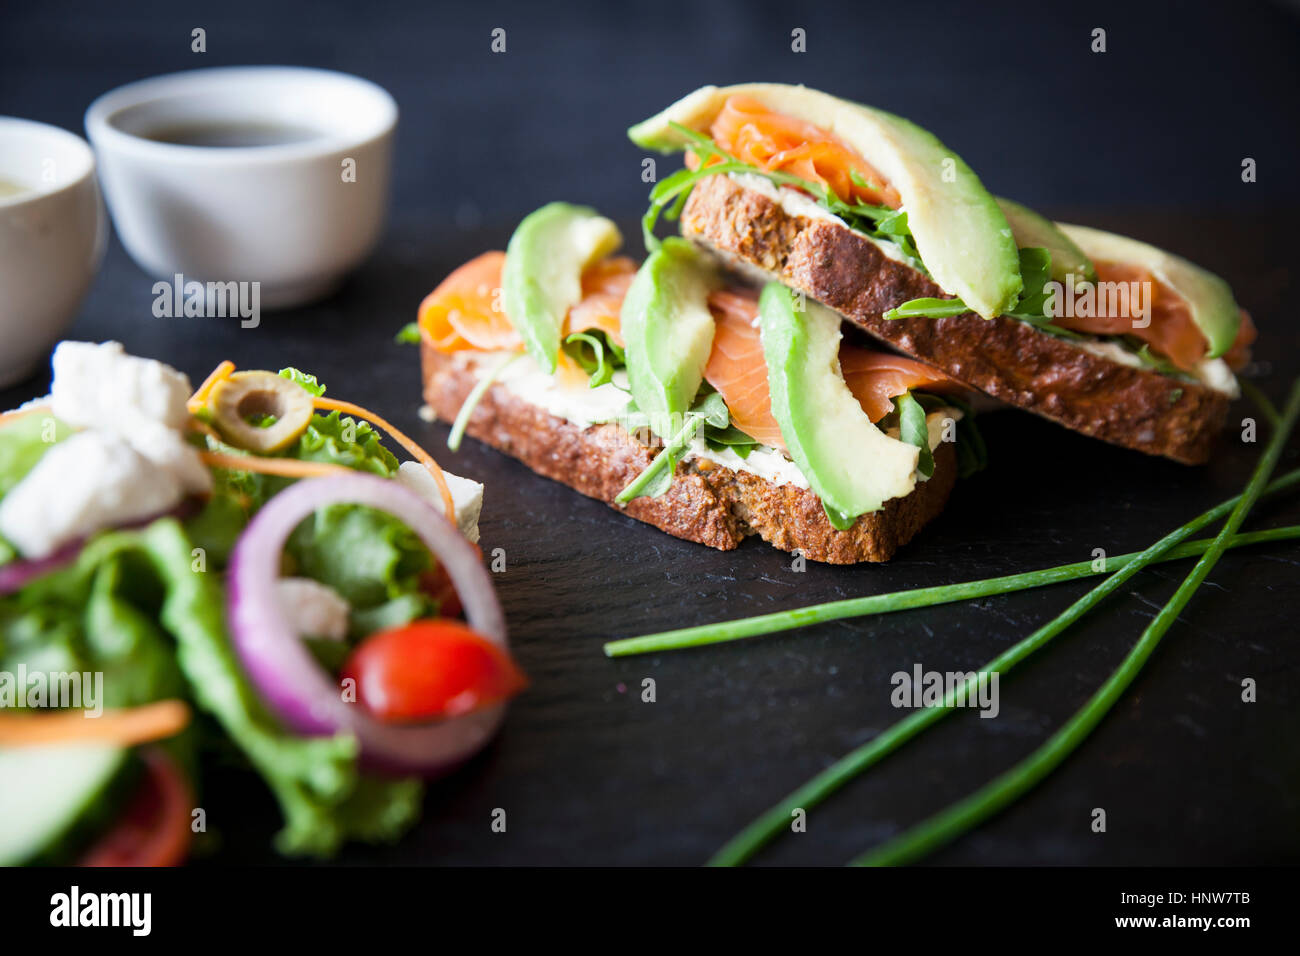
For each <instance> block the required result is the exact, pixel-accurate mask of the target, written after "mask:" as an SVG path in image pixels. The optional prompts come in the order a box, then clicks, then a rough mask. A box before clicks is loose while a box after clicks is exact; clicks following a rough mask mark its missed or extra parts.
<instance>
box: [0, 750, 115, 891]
mask: <svg viewBox="0 0 1300 956" xmlns="http://www.w3.org/2000/svg"><path fill="white" fill-rule="evenodd" d="M130 756H131V751H130V749H129V748H125V747H115V746H112V745H109V744H68V745H61V746H56V747H15V748H11V749H9V750H0V781H3V782H4V785H3V786H0V866H16V865H19V864H23V863H28V862H31V861H33V860H35V859H38V858H40V857H43V856H44V855H46V854H47V853H49V852H50V851H52V850H54V849H56V848H58V847H59V846H61V845H62V844H63V843H64V841H65V840H66V839H67V838H68V837H69V836H70V835H72V834H73V833H74V832H75V831H76V830H77V829H78V825H79V824H80V823H81V822H82V821H83V820H84V819H85V817H87V816H88V815H97V814H98V813H99V811H101V810H102V809H103V807H102V804H103V801H104V798H106V797H107V796H108V791H109V790H110V789H112V786H113V784H114V783H115V782H116V781H117V779H118V778H119V777H120V776H121V775H122V774H123V773H124V772H125V771H126V769H127V768H128V767H129V766H130V764H131V760H130V759H129V758H130Z"/></svg>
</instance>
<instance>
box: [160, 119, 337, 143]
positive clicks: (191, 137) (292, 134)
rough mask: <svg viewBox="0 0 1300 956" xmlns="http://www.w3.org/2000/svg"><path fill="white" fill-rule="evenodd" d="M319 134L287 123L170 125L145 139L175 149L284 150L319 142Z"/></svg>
mask: <svg viewBox="0 0 1300 956" xmlns="http://www.w3.org/2000/svg"><path fill="white" fill-rule="evenodd" d="M320 136H321V133H320V131H319V130H315V129H312V128H310V127H308V126H292V125H289V124H287V123H240V122H228V123H222V122H211V123H203V122H200V123H173V124H171V125H168V126H159V127H156V128H154V129H151V130H149V131H148V132H147V133H145V134H144V138H145V139H151V140H153V141H154V142H156V143H171V144H173V145H175V146H206V147H217V148H226V149H245V148H248V147H250V146H285V145H288V144H291V143H305V142H308V141H309V140H313V139H319V138H320Z"/></svg>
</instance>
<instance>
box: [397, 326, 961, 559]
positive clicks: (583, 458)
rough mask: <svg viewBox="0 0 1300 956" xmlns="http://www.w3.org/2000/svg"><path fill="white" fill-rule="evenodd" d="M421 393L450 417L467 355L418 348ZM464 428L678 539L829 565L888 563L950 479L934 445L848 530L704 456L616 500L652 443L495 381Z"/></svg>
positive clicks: (944, 449)
mask: <svg viewBox="0 0 1300 956" xmlns="http://www.w3.org/2000/svg"><path fill="white" fill-rule="evenodd" d="M420 351H421V364H422V366H423V376H424V400H425V402H427V403H428V405H429V406H430V407H431V408H432V409H433V411H434V413H435V414H436V415H437V416H438V417H439V418H441V419H442V420H443V421H447V422H450V421H453V420H454V419H455V417H456V414H457V413H458V412H459V411H460V408H461V405H463V404H464V402H465V399H466V397H467V396H468V394H469V392H470V390H471V389H472V388H473V387H474V385H475V383H476V382H477V381H478V378H477V375H476V373H475V372H474V370H473V369H472V368H471V367H470V366H469V365H468V364H467V363H466V362H464V361H461V360H457V359H456V358H454V357H451V356H447V355H444V354H442V353H440V352H438V351H437V350H435V349H434V348H433V347H432V346H431V345H430V344H429V343H428V342H424V343H423V344H422V345H421V350H420ZM466 431H467V433H468V434H469V435H471V436H473V437H474V438H477V439H479V440H480V441H483V442H486V443H487V444H489V445H491V446H492V447H494V448H496V449H498V450H500V451H503V452H505V453H506V454H508V455H512V456H513V457H515V458H518V459H519V460H520V461H522V462H523V463H524V464H525V465H527V466H528V467H529V468H531V469H532V470H533V471H535V472H537V473H538V474H539V475H543V476H545V477H547V478H551V479H553V480H555V481H559V482H563V483H564V484H566V485H568V486H569V487H571V488H574V489H576V490H578V491H580V492H582V493H583V494H584V495H587V496H588V497H590V498H596V499H598V500H600V501H604V502H606V503H607V504H609V505H611V506H613V507H616V508H620V510H622V511H623V512H624V513H626V514H627V515H629V516H631V517H633V518H637V519H638V520H641V521H644V522H646V523H647V524H651V525H654V526H655V527H656V528H659V529H660V530H663V531H666V532H668V533H669V534H671V535H674V536H676V537H678V538H685V539H686V540H687V541H696V542H699V543H700V544H707V545H708V546H709V547H711V548H717V549H719V550H721V551H729V550H731V549H732V548H735V547H737V546H738V545H739V544H740V542H741V541H743V540H744V539H745V538H746V537H747V536H748V535H751V534H757V535H760V536H761V537H762V538H763V539H764V540H765V541H767V542H769V543H770V544H773V545H775V546H776V547H778V548H781V549H782V550H784V551H794V550H796V549H798V550H799V551H800V552H801V553H802V554H803V555H804V556H805V557H806V558H809V559H810V560H813V561H823V562H826V563H829V564H856V563H858V562H861V561H888V560H889V559H890V558H891V557H893V555H894V552H895V551H896V550H898V548H899V547H900V546H902V545H904V544H906V543H907V542H908V541H910V540H911V539H912V537H913V536H914V535H915V534H916V533H917V532H918V531H920V530H921V528H922V527H924V526H925V525H926V523H928V522H929V521H930V520H931V519H933V518H934V517H935V516H937V515H938V514H939V512H941V511H942V510H943V506H944V504H945V502H946V501H947V500H948V495H949V493H950V492H951V491H952V487H953V483H954V482H955V480H956V476H957V459H956V453H955V451H954V450H953V445H952V444H951V443H947V442H945V443H940V444H939V446H938V447H937V448H936V449H935V453H934V457H935V469H934V474H933V476H932V477H931V478H930V480H929V481H926V482H924V483H921V484H918V485H917V487H916V490H915V491H913V492H912V493H911V494H910V495H908V496H907V497H905V498H896V499H894V500H892V501H888V502H886V503H885V506H884V508H882V509H881V510H880V511H877V512H874V513H871V514H865V515H862V516H861V517H860V518H858V520H857V523H856V524H854V525H853V527H851V528H849V529H848V530H846V531H837V530H836V529H835V528H833V527H832V526H831V523H830V521H828V520H827V518H826V512H825V510H824V509H823V508H822V504H821V500H820V499H819V498H818V497H817V496H816V495H815V494H813V493H812V492H811V491H808V490H805V489H802V488H798V487H796V486H795V485H789V484H785V485H778V484H775V483H774V482H771V481H767V480H766V479H764V478H761V477H759V476H757V475H754V474H751V473H749V472H745V471H733V470H732V469H730V468H726V467H723V466H722V465H718V464H715V463H713V462H710V461H705V460H692V461H689V462H686V463H684V464H682V465H679V466H678V469H677V473H676V475H675V476H674V478H673V482H672V486H671V487H670V488H669V490H668V491H667V492H666V493H665V494H663V495H661V496H660V497H658V498H637V499H634V500H633V501H631V502H629V503H628V504H627V505H626V507H621V506H619V505H615V504H614V499H615V497H616V496H617V495H618V493H619V492H620V491H622V490H623V488H625V487H626V486H627V484H628V482H630V481H631V480H632V479H633V478H635V477H636V476H637V475H638V474H640V473H641V472H642V471H643V470H644V469H645V467H646V466H647V465H648V464H650V461H651V460H652V459H653V458H654V455H655V449H652V448H650V447H648V446H647V445H644V444H642V443H641V442H639V441H637V440H636V439H635V438H633V437H632V436H631V435H629V434H628V433H627V432H626V431H624V430H623V429H622V428H620V427H619V426H617V425H613V424H605V425H592V426H590V427H586V428H584V427H581V426H580V425H578V424H576V423H574V422H570V421H567V420H565V419H563V418H557V417H556V416H554V415H551V414H550V413H548V412H547V411H546V410H544V409H542V408H539V407H538V406H536V405H533V404H531V403H529V402H527V401H525V400H523V399H522V398H520V397H519V396H517V395H515V394H514V393H513V392H511V391H509V390H508V389H507V388H506V387H505V386H503V385H499V384H497V385H493V386H492V387H490V388H489V389H488V390H487V393H486V394H485V395H484V396H483V398H482V400H481V401H480V402H479V403H478V405H476V406H475V408H474V412H473V414H472V415H471V416H470V420H469V426H468V428H467V429H466Z"/></svg>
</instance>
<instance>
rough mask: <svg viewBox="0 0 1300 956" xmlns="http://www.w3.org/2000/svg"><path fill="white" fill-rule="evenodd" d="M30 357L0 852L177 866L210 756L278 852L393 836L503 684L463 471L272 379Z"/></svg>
mask: <svg viewBox="0 0 1300 956" xmlns="http://www.w3.org/2000/svg"><path fill="white" fill-rule="evenodd" d="M53 372H54V377H53V385H52V387H51V393H50V395H49V396H48V397H47V398H45V399H41V400H38V401H35V402H30V403H28V404H27V405H24V406H23V407H21V408H19V409H16V410H14V411H12V412H8V413H5V414H3V415H0V865H13V864H24V863H59V864H67V863H84V864H92V865H94V864H100V865H128V864H142V865H168V864H175V863H179V862H181V861H183V860H184V859H185V858H186V857H187V855H188V853H189V852H190V850H191V847H192V845H193V844H194V843H195V835H196V834H199V833H203V832H205V831H206V830H207V827H208V825H209V823H210V824H211V825H212V826H213V827H214V828H219V827H220V826H221V825H222V821H220V820H217V819H213V820H211V821H209V820H208V819H207V813H206V810H205V809H204V807H203V803H202V801H201V799H200V798H199V796H198V794H199V788H200V786H201V783H202V767H203V765H204V762H205V761H206V760H209V759H212V758H214V757H217V756H220V755H223V754H226V755H228V754H231V753H233V754H236V755H237V756H238V759H240V760H242V761H243V762H244V763H246V764H247V766H248V767H249V768H251V770H252V771H253V772H255V773H256V774H258V775H260V776H261V778H262V780H263V781H264V782H265V784H266V786H267V787H268V788H269V789H270V791H271V792H272V794H273V795H274V797H275V799H276V801H277V802H278V805H279V809H280V812H281V814H282V817H283V826H282V828H281V830H280V831H279V833H278V835H277V836H276V837H275V844H276V847H277V849H278V850H279V851H280V852H282V853H285V854H292V855H304V854H306V855H316V856H323V855H328V854H332V853H334V852H335V851H337V850H338V848H339V847H340V846H342V845H343V844H344V843H345V842H347V841H353V840H355V841H388V840H392V839H395V838H396V837H398V836H400V835H401V834H402V833H403V832H404V831H406V830H407V829H408V828H409V827H410V826H411V824H412V823H413V822H414V821H415V820H416V818H417V816H418V814H419V810H420V804H421V798H422V793H423V781H424V780H425V779H428V778H430V777H433V776H437V775H439V774H441V773H444V772H447V771H449V770H451V769H453V768H455V767H456V766H457V765H458V764H460V763H461V762H463V761H464V760H465V759H467V758H468V757H469V756H471V755H472V754H474V753H475V752H476V751H477V750H479V749H480V748H481V747H482V746H483V745H484V744H485V743H486V742H487V741H488V740H489V739H490V738H491V736H492V735H493V733H494V732H495V731H496V729H497V728H498V727H499V726H500V724H501V721H502V719H503V716H504V709H505V704H506V701H508V700H509V699H510V698H511V697H512V696H514V695H515V694H517V693H518V692H519V691H520V690H521V689H522V688H523V687H524V686H525V683H526V681H525V678H524V676H523V674H522V672H521V671H520V669H519V668H518V667H517V666H516V664H515V663H514V661H513V659H512V658H511V656H510V653H509V649H508V646H507V642H506V632H505V623H504V618H503V615H502V612H501V608H500V605H499V603H498V601H497V599H496V595H495V592H494V591H493V588H492V585H491V581H490V577H489V574H488V572H487V570H486V569H485V568H484V567H483V564H482V561H481V554H480V552H479V550H478V548H477V544H476V542H477V540H478V517H479V511H480V508H481V504H482V490H483V489H482V486H481V485H479V484H478V483H476V482H472V481H469V480H467V479H464V478H458V477H456V476H455V475H451V474H447V473H445V472H443V471H442V470H441V469H440V468H439V467H438V465H437V463H436V462H434V460H433V459H432V458H431V457H430V456H429V455H428V453H427V452H425V451H424V450H423V449H421V448H420V447H419V446H418V445H416V444H415V443H414V442H412V441H411V440H410V439H409V438H407V437H406V436H405V435H403V434H402V433H401V432H399V431H398V430H397V429H395V428H393V427H392V426H391V425H389V424H388V423H387V422H385V421H384V420H383V419H382V418H379V417H378V416H376V415H374V414H373V413H371V412H368V411H366V410H365V409H363V408H360V407H358V406H356V405H353V404H351V403H349V402H345V401H339V400H336V399H333V398H330V397H326V395H325V387H324V386H323V385H322V384H320V383H319V382H317V380H316V379H315V378H314V377H313V376H311V375H307V374H304V373H303V372H300V371H298V370H296V369H292V368H286V369H284V370H282V371H280V372H278V373H273V372H268V371H237V370H236V369H235V368H234V366H233V365H231V363H229V362H223V363H222V364H221V365H220V366H218V368H217V369H216V370H215V371H214V372H213V373H212V374H211V375H210V376H209V377H208V379H207V380H206V381H205V382H204V383H203V384H202V385H201V386H200V387H199V388H198V389H197V390H193V389H191V387H190V383H189V381H188V380H187V379H186V377H185V376H184V375H183V374H181V373H180V372H178V371H176V370H175V369H172V368H170V367H168V366H167V365H164V364H163V363H161V362H157V361H153V360H150V359H145V358H139V357H135V356H131V355H128V354H127V353H126V352H125V351H124V349H123V348H122V346H121V345H120V344H118V343H115V342H107V343H102V344H94V343H86V342H63V343H61V344H60V345H59V346H58V348H57V349H56V350H55V352H54V356H53ZM381 431H383V432H386V433H387V434H388V435H389V436H390V437H391V439H392V440H393V441H394V442H396V444H397V445H399V446H401V447H402V448H403V449H404V450H405V451H406V453H407V454H409V455H410V456H411V457H412V458H413V459H414V460H413V461H406V462H399V461H398V459H397V457H395V456H394V454H393V453H392V452H391V451H389V449H388V448H386V447H385V445H384V443H383V442H382V441H381V436H380V432H381Z"/></svg>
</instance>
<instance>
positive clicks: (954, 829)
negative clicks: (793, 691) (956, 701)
mask: <svg viewBox="0 0 1300 956" xmlns="http://www.w3.org/2000/svg"><path fill="white" fill-rule="evenodd" d="M1298 416H1300V380H1298V381H1297V382H1296V383H1295V384H1294V385H1293V386H1292V388H1291V395H1290V397H1289V399H1288V400H1287V403H1286V409H1285V411H1284V412H1283V413H1282V419H1281V423H1280V425H1279V427H1278V428H1277V430H1276V431H1275V432H1274V433H1273V437H1272V439H1271V440H1270V441H1269V445H1268V448H1267V449H1266V450H1265V452H1264V455H1263V457H1262V458H1260V460H1259V464H1258V465H1257V466H1256V468H1255V472H1254V474H1253V475H1252V476H1251V479H1250V482H1249V483H1248V484H1247V485H1246V490H1245V491H1244V492H1243V493H1242V495H1241V497H1240V498H1239V499H1238V500H1237V504H1236V507H1234V508H1233V509H1232V513H1231V514H1230V515H1228V520H1227V521H1225V522H1224V524H1223V528H1222V529H1221V530H1220V531H1219V533H1218V535H1216V536H1215V538H1214V540H1213V541H1212V542H1211V543H1210V546H1209V548H1207V549H1206V551H1205V553H1204V554H1203V555H1201V559H1200V560H1199V561H1197V562H1196V566H1195V567H1194V568H1192V571H1191V573H1190V574H1188V575H1187V577H1186V578H1184V579H1183V583H1182V584H1181V585H1179V587H1178V590H1177V591H1176V592H1174V596H1173V597H1172V598H1170V599H1169V601H1168V602H1167V603H1166V604H1165V606H1164V607H1163V608H1161V610H1160V613H1159V614H1157V615H1156V617H1155V619H1154V620H1153V621H1152V622H1151V623H1150V624H1149V625H1148V626H1147V628H1146V630H1144V631H1143V632H1142V636H1141V637H1140V638H1138V641H1137V643H1136V644H1135V645H1134V646H1133V649H1132V650H1131V651H1130V652H1129V654H1128V656H1127V657H1125V658H1124V660H1123V662H1122V663H1121V664H1120V665H1119V667H1118V668H1116V669H1115V671H1114V672H1113V673H1112V674H1111V675H1110V677H1109V678H1107V680H1106V683H1104V684H1103V685H1102V686H1101V688H1100V689H1099V690H1098V691H1097V693H1095V694H1094V695H1093V696H1092V698H1091V699H1090V700H1089V701H1088V703H1086V704H1085V705H1084V706H1083V707H1082V708H1081V709H1080V710H1079V711H1077V712H1076V713H1075V715H1074V716H1073V717H1071V718H1070V719H1069V721H1067V722H1066V724H1065V726H1063V727H1062V728H1061V729H1060V730H1058V731H1057V732H1056V733H1055V734H1053V735H1052V737H1051V738H1050V739H1049V740H1048V741H1047V742H1046V743H1045V744H1043V745H1042V746H1041V747H1039V748H1038V749H1037V750H1035V751H1034V752H1033V753H1032V754H1030V755H1029V756H1028V757H1027V758H1025V759H1024V760H1022V761H1020V762H1019V763H1018V764H1016V765H1015V766H1014V767H1012V768H1011V769H1010V770H1008V771H1006V772H1005V773H1003V774H1002V775H1000V776H999V777H997V778H996V779H994V780H993V781H992V782H991V783H989V784H987V785H986V786H984V787H983V788H982V789H980V790H977V791H976V792H975V793H973V794H971V795H970V796H968V797H966V798H965V799H964V800H961V801H959V802H957V803H955V804H953V805H952V806H951V807H949V808H948V809H947V810H944V811H942V812H940V813H938V814H935V815H934V816H932V817H930V818H929V819H928V820H926V821H924V822H923V823H920V824H918V825H917V826H915V827H913V828H911V829H910V830H907V831H906V832H904V833H902V834H900V835H899V836H897V837H894V838H893V839H892V840H890V841H888V842H887V843H885V844H884V845H883V846H880V847H877V848H876V849H874V850H871V851H868V852H867V853H864V854H863V855H861V856H859V857H857V858H856V859H854V860H853V861H852V864H853V865H855V866H892V865H895V864H899V863H908V862H910V861H912V860H916V859H918V858H920V857H922V856H924V855H925V854H926V853H929V852H930V851H931V850H934V849H935V848H937V847H940V846H943V845H944V844H947V843H949V842H951V841H952V840H954V839H956V838H957V837H959V836H961V835H962V834H963V833H965V832H966V831H968V830H970V829H971V828H972V827H975V826H978V825H979V824H980V823H982V822H983V821H984V820H987V819H988V818H989V817H991V816H993V815H994V814H996V813H998V812H999V811H1001V810H1003V809H1004V808H1006V807H1007V806H1009V805H1010V804H1011V803H1013V802H1015V801H1016V800H1017V799H1019V797H1020V796H1021V795H1023V794H1024V793H1026V792H1027V791H1029V790H1030V789H1032V788H1033V787H1034V785H1035V784H1037V783H1038V782H1039V781H1040V780H1042V779H1043V778H1044V777H1046V776H1047V775H1048V774H1049V773H1051V772H1052V770H1054V769H1055V768H1056V767H1057V766H1059V765H1060V763H1061V762H1062V761H1063V760H1065V758H1066V757H1068V756H1069V755H1070V754H1071V753H1072V752H1073V751H1074V749H1075V748H1076V747H1078V746H1079V744H1081V743H1082V742H1083V741H1084V740H1085V739H1087V737H1088V735H1089V734H1090V733H1092V731H1093V729H1094V728H1095V727H1096V726H1097V724H1099V723H1100V722H1101V720H1102V718H1103V717H1105V716H1106V714H1107V713H1108V712H1109V711H1110V709H1111V707H1113V706H1114V704H1115V702H1116V701H1117V700H1119V698H1120V697H1121V696H1122V695H1123V693H1124V691H1125V690H1126V689H1127V688H1128V686H1129V685H1130V684H1132V683H1133V680H1134V679H1135V678H1136V677H1137V675H1138V674H1139V673H1140V672H1141V670H1142V667H1143V666H1144V665H1145V664H1146V662H1147V660H1148V659H1149V658H1150V657H1151V654H1152V653H1153V652H1154V651H1155V649H1156V647H1157V645H1159V643H1160V641H1161V639H1162V638H1163V637H1164V635H1165V633H1166V632H1167V631H1168V630H1169V628H1170V626H1171V625H1172V624H1173V623H1174V621H1175V620H1177V618H1178V615H1179V614H1180V613H1182V610H1183V608H1185V607H1186V606H1187V603H1188V601H1190V600H1191V599H1192V595H1193V594H1195V593H1196V591H1197V589H1198V588H1200V586H1201V584H1203V583H1204V581H1205V579H1206V577H1207V576H1208V575H1209V573H1210V571H1211V570H1213V568H1214V566H1215V564H1217V563H1218V561H1219V558H1221V557H1222V556H1223V553H1224V551H1226V550H1227V547H1228V541H1229V539H1230V538H1231V537H1232V536H1233V535H1234V534H1235V533H1236V532H1237V529H1238V528H1240V527H1241V523H1242V521H1244V520H1245V518H1246V515H1247V513H1248V512H1249V511H1250V509H1251V507H1252V506H1253V505H1254V504H1255V502H1256V500H1257V499H1258V498H1259V496H1260V494H1261V493H1262V492H1263V490H1264V483H1265V482H1266V481H1268V478H1269V475H1271V474H1272V473H1273V469H1274V468H1275V467H1277V462H1278V459H1279V458H1280V457H1281V454H1282V448H1283V446H1284V445H1285V444H1286V439H1287V437H1288V436H1289V435H1290V434H1291V430H1292V429H1293V428H1294V427H1295V423H1296V418H1297V417H1298ZM1180 530H1181V529H1180ZM1176 534H1178V532H1174V534H1171V535H1168V536H1166V537H1165V538H1164V539H1162V541H1161V542H1157V544H1155V545H1152V547H1151V548H1149V549H1148V551H1150V550H1153V549H1155V548H1158V547H1159V546H1160V544H1161V543H1163V542H1164V541H1168V540H1169V539H1170V538H1173V537H1174V535H1176ZM1134 563H1135V564H1136V563H1137V562H1134ZM1126 570H1127V569H1126ZM1123 573H1124V572H1123V571H1121V572H1119V574H1123ZM1119 574H1116V575H1114V576H1113V577H1119ZM1106 583H1109V579H1108V580H1107V582H1105V583H1103V584H1102V585H1101V586H1100V587H1099V588H1097V589H1096V590H1100V589H1101V588H1102V587H1105V584H1106ZM1068 614H1069V611H1067V612H1066V615H1068ZM1066 615H1062V616H1063V617H1064V616H1066ZM1058 620H1059V619H1058ZM944 704H945V706H946V705H947V704H948V701H946V700H945V702H944Z"/></svg>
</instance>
